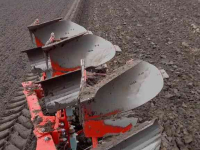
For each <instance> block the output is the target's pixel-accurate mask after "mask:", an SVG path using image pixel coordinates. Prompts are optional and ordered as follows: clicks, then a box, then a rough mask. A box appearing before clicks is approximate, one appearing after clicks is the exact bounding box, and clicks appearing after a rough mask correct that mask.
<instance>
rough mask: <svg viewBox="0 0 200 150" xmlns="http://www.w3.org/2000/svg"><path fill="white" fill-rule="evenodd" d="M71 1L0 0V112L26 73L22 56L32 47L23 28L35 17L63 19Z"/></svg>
mask: <svg viewBox="0 0 200 150" xmlns="http://www.w3.org/2000/svg"><path fill="white" fill-rule="evenodd" d="M72 3H73V0H67V1H66V0H59V2H58V1H46V0H34V1H26V0H25V1H24V0H18V1H13V0H6V1H5V0H0V20H1V21H0V34H1V36H0V62H1V63H0V102H1V103H0V110H1V111H3V110H4V107H3V106H4V102H5V103H7V101H9V100H10V99H11V98H12V97H13V96H14V92H15V90H16V88H17V86H18V84H20V83H21V81H22V79H23V77H24V75H25V74H26V73H27V72H28V71H29V69H30V64H29V63H28V60H27V57H26V55H25V54H21V53H20V52H21V51H22V50H25V49H29V48H31V47H32V45H33V44H32V43H31V40H30V37H29V32H28V29H27V26H28V25H30V24H31V23H32V22H33V21H34V20H35V19H36V18H38V19H39V20H40V21H41V22H43V21H48V20H51V19H55V18H58V17H64V16H65V15H66V13H67V11H68V9H69V8H70V6H71V4H72Z"/></svg>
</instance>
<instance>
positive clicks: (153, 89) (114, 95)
mask: <svg viewBox="0 0 200 150" xmlns="http://www.w3.org/2000/svg"><path fill="white" fill-rule="evenodd" d="M124 68H127V67H121V68H119V69H118V70H117V71H116V72H115V73H114V75H119V76H117V77H115V78H114V79H113V80H111V81H109V82H108V83H106V84H104V85H103V86H101V87H100V89H97V90H98V91H97V92H96V91H95V90H94V92H93V90H92V89H91V90H90V89H88V90H87V92H88V93H87V92H83V93H82V94H83V96H80V98H81V99H82V98H83V100H81V102H82V103H81V105H82V108H83V109H85V110H88V111H89V112H90V114H89V115H91V116H94V115H97V116H102V115H104V114H108V113H111V112H115V111H126V110H131V109H134V108H136V107H139V106H141V105H143V104H145V103H146V102H148V101H149V100H151V99H152V98H154V97H155V96H156V95H157V94H158V93H159V92H160V91H161V89H162V87H163V77H162V75H161V73H160V71H159V70H158V69H157V68H156V67H155V66H153V65H151V64H149V63H147V62H144V61H141V62H139V63H138V62H137V63H136V65H133V66H132V67H131V68H129V69H128V70H127V71H126V70H125V72H124V73H123V71H121V72H122V73H121V72H120V70H123V69H124ZM118 71H119V74H118ZM107 78H108V80H110V79H109V78H110V76H108V77H107ZM104 80H106V79H104ZM102 82H105V81H102ZM100 84H102V83H100ZM96 87H97V86H96ZM93 88H95V87H93ZM92 92H93V93H94V94H95V96H94V99H92V100H87V99H91V97H93V95H94V94H91V93H92ZM82 94H81V95H82ZM87 94H88V95H90V97H87Z"/></svg>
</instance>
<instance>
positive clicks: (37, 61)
mask: <svg viewBox="0 0 200 150" xmlns="http://www.w3.org/2000/svg"><path fill="white" fill-rule="evenodd" d="M22 52H23V53H26V54H27V56H28V59H29V62H30V63H31V67H33V68H40V69H42V70H46V63H45V55H44V52H43V50H42V48H40V47H39V48H33V49H29V50H25V51H22ZM48 63H49V65H50V61H49V62H48Z"/></svg>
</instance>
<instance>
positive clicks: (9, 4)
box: [0, 0, 200, 150]
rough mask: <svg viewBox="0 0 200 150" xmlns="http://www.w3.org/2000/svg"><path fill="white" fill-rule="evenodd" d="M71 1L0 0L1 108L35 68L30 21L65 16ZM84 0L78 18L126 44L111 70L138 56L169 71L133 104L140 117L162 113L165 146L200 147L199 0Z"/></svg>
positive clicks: (174, 149)
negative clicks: (150, 96)
mask: <svg viewBox="0 0 200 150" xmlns="http://www.w3.org/2000/svg"><path fill="white" fill-rule="evenodd" d="M70 4H71V1H69V0H68V1H64V0H60V1H59V3H58V2H55V1H51V0H48V1H43V0H35V1H25V0H18V1H13V0H7V1H2V0H1V1H0V18H1V21H0V33H1V36H0V46H1V49H0V53H1V54H0V61H1V64H0V70H1V71H0V77H1V78H0V83H1V86H0V95H1V98H0V100H1V105H0V106H1V107H0V108H1V110H2V111H3V110H4V109H3V107H4V104H5V103H6V102H7V101H8V100H9V99H11V97H12V96H13V94H12V93H14V91H15V88H16V87H17V85H18V84H19V83H20V82H21V81H22V78H23V76H24V74H26V73H27V72H28V71H29V69H30V67H29V64H28V61H27V58H26V57H25V56H24V55H23V54H20V51H21V50H24V49H28V48H30V46H31V42H30V40H29V34H28V32H27V29H26V26H27V25H29V24H31V23H32V22H33V21H34V19H35V18H39V19H40V20H42V21H46V20H50V19H54V18H56V17H63V16H64V15H65V14H66V13H67V7H70ZM83 5H84V6H83V9H82V16H81V19H80V20H79V21H78V23H80V24H81V25H83V26H84V27H85V28H87V29H88V30H90V31H92V32H93V33H94V34H96V35H99V36H101V37H103V38H105V39H107V40H109V41H111V42H112V43H113V44H116V45H119V46H120V47H121V49H122V53H120V54H118V55H117V56H116V57H115V59H114V60H112V62H110V63H109V71H112V70H113V69H116V68H117V67H119V66H121V65H123V64H125V63H126V61H128V60H130V59H134V58H139V59H142V60H144V61H147V62H150V63H152V64H154V65H155V66H157V67H158V68H162V69H165V70H166V72H167V73H168V74H169V76H170V77H169V78H168V79H165V86H164V88H163V90H162V92H161V93H160V94H159V95H158V96H157V97H156V98H155V99H154V100H153V101H151V102H150V103H147V104H145V105H144V106H142V107H140V108H138V109H137V110H134V113H135V116H137V117H138V118H139V121H140V122H143V121H145V120H149V119H152V118H158V119H159V122H160V124H161V126H162V127H163V137H162V141H163V142H162V150H199V149H200V148H199V144H200V130H199V127H200V117H199V114H200V61H199V57H200V44H199V43H200V9H199V8H200V1H199V0H189V1H188V0H181V1H178V0H126V1H125V0H85V1H84V4H83ZM80 11H81V10H80ZM152 88H153V85H152Z"/></svg>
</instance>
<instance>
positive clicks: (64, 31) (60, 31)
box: [31, 20, 87, 44]
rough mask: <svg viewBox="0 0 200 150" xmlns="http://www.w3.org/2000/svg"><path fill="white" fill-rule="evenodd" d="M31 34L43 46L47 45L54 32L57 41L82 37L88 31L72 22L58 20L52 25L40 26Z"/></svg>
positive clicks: (51, 23)
mask: <svg viewBox="0 0 200 150" xmlns="http://www.w3.org/2000/svg"><path fill="white" fill-rule="evenodd" d="M31 32H32V33H33V34H34V35H35V37H37V38H38V39H39V40H40V41H41V42H42V43H43V44H45V43H46V42H47V41H48V40H49V38H50V36H51V33H52V32H53V33H54V34H55V39H60V38H70V37H73V36H75V35H80V34H81V33H83V34H84V33H85V32H87V30H86V29H85V28H84V27H82V26H80V25H78V24H76V23H74V22H71V21H67V20H58V21H52V22H50V23H45V24H44V25H42V24H41V25H39V26H38V27H37V28H35V29H34V30H33V29H32V30H31Z"/></svg>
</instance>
